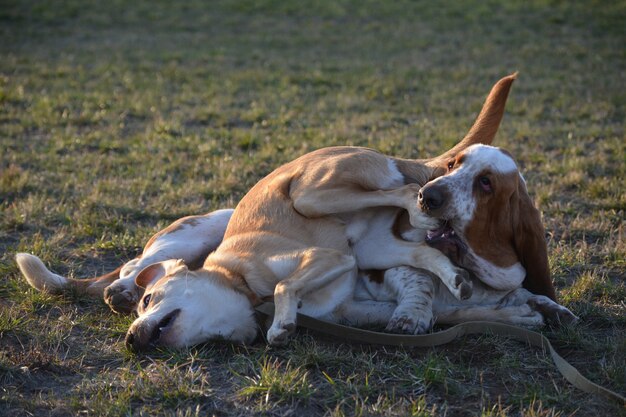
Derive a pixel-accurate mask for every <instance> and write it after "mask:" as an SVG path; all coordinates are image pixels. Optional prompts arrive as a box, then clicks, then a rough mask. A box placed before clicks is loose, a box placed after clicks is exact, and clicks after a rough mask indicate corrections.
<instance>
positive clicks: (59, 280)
mask: <svg viewBox="0 0 626 417" xmlns="http://www.w3.org/2000/svg"><path fill="white" fill-rule="evenodd" d="M15 260H16V262H17V266H18V267H19V268H20V271H22V274H24V277H25V278H26V281H28V283H29V284H30V285H32V286H33V287H35V288H36V289H38V290H40V291H49V292H56V291H58V290H60V289H61V288H63V287H64V286H65V285H66V284H67V279H66V278H65V277H62V276H60V275H57V274H53V273H52V272H50V271H49V270H48V268H46V266H45V265H44V264H43V262H41V260H40V259H39V258H38V257H36V256H34V255H30V254H28V253H18V254H17V255H15Z"/></svg>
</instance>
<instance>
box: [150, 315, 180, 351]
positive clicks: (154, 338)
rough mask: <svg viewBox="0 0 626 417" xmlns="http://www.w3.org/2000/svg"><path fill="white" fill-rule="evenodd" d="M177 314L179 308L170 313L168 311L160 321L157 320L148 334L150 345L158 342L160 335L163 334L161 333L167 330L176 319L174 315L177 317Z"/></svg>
mask: <svg viewBox="0 0 626 417" xmlns="http://www.w3.org/2000/svg"><path fill="white" fill-rule="evenodd" d="M179 314H180V308H177V309H176V310H174V311H172V312H171V313H168V314H167V315H166V316H165V317H163V318H162V319H161V321H159V323H158V324H157V325H156V326H154V329H153V330H152V334H151V335H150V345H151V346H156V345H157V344H158V343H159V340H160V339H161V335H163V333H165V332H167V331H168V330H169V329H170V328H171V327H172V325H173V324H174V321H175V320H176V317H178V315H179Z"/></svg>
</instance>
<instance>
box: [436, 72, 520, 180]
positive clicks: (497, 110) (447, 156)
mask: <svg viewBox="0 0 626 417" xmlns="http://www.w3.org/2000/svg"><path fill="white" fill-rule="evenodd" d="M516 78H517V72H516V73H514V74H511V75H508V76H506V77H504V78H502V79H501V80H500V81H498V82H497V83H496V84H495V85H494V86H493V87H492V88H491V92H490V93H489V95H488V96H487V99H486V100H485V103H484V104H483V108H482V110H481V111H480V113H479V114H478V117H477V118H476V121H475V122H474V124H473V125H472V127H471V129H470V130H469V132H467V135H465V137H464V138H463V140H461V141H460V142H459V143H457V144H456V145H455V146H454V147H453V148H452V149H450V150H449V151H447V152H445V153H443V154H441V155H439V156H437V157H435V158H432V159H430V160H427V161H426V164H427V165H428V166H430V167H432V168H435V169H436V170H438V171H439V170H440V169H438V168H442V167H443V168H444V169H445V167H446V166H447V164H448V162H449V161H450V160H451V159H453V158H454V157H455V156H456V155H457V154H459V153H460V152H461V151H463V150H464V149H466V148H467V147H469V146H471V145H475V144H477V143H482V144H485V145H490V144H491V143H492V142H493V139H494V137H495V136H496V133H497V132H498V127H500V122H501V121H502V117H503V116H504V108H505V105H506V100H507V98H508V96H509V91H510V90H511V85H513V81H515V79H516ZM443 173H445V170H444V171H443V172H442V173H440V174H439V175H441V174H443ZM435 176H438V175H435Z"/></svg>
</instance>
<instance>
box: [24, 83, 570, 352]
mask: <svg viewBox="0 0 626 417" xmlns="http://www.w3.org/2000/svg"><path fill="white" fill-rule="evenodd" d="M513 79H514V76H510V77H506V78H504V79H502V80H500V81H499V82H498V83H497V84H496V85H495V86H494V88H493V89H492V92H491V93H490V95H489V97H488V98H487V101H486V102H485V105H484V106H483V110H482V111H481V113H480V115H479V117H478V119H477V121H476V122H475V124H474V126H473V127H472V129H471V130H470V132H469V133H468V135H467V136H466V137H465V138H464V139H463V141H461V142H460V143H459V144H458V145H457V146H455V147H454V148H453V149H451V150H450V151H448V152H446V153H445V154H443V155H441V156H440V157H437V158H434V159H431V160H423V161H411V160H403V159H398V158H391V157H387V156H384V155H381V154H379V153H377V152H375V151H372V150H369V149H364V148H354V147H338V148H326V149H321V150H318V151H315V152H312V153H310V154H307V155H304V156H303V157H300V158H298V159H296V160H295V161H293V162H291V163H289V164H286V165H284V166H282V167H280V168H278V169H277V170H276V171H274V172H273V173H271V174H270V175H268V176H267V177H266V178H264V179H263V180H261V181H260V182H259V183H258V184H257V185H255V186H254V187H253V188H252V190H251V191H250V192H249V193H248V194H247V195H246V196H245V197H244V198H243V200H242V201H241V203H240V204H239V205H238V206H237V209H236V210H235V212H234V213H233V214H232V217H231V218H230V220H228V217H230V214H231V213H230V212H227V211H222V212H216V213H213V214H210V215H207V216H204V217H193V218H186V219H181V220H180V221H179V222H177V223H175V224H174V225H172V227H170V228H168V229H166V230H165V231H164V232H162V233H159V234H157V235H156V236H155V238H154V239H151V242H149V244H148V245H147V247H146V250H145V251H144V254H143V255H142V257H141V258H139V259H138V260H135V261H131V262H129V263H128V264H127V265H125V266H124V267H123V268H122V269H121V270H120V271H119V272H118V274H119V276H120V277H121V279H120V280H119V281H117V282H116V283H114V284H113V285H111V286H110V287H108V289H106V290H105V288H107V286H108V285H109V284H110V283H111V282H112V281H114V279H115V274H111V275H108V276H104V277H101V278H100V279H96V280H91V281H87V280H67V279H66V278H63V277H60V276H58V275H54V274H52V273H50V272H49V271H47V269H45V267H44V266H43V264H42V263H41V262H40V261H39V260H38V259H37V258H36V257H33V256H32V255H26V254H19V255H18V256H17V261H18V264H19V265H20V268H21V270H22V272H23V273H24V275H25V276H26V277H27V279H28V280H29V282H30V283H31V284H32V285H33V286H35V287H37V288H39V289H48V290H51V291H59V290H62V289H63V288H66V287H68V286H79V287H82V288H83V289H84V290H85V291H86V292H89V293H93V294H102V292H103V291H105V298H106V299H107V301H108V302H109V304H110V305H112V306H113V307H114V309H117V310H122V311H125V310H128V309H130V308H131V307H132V305H133V304H134V302H135V300H136V299H137V298H138V297H139V294H140V293H141V291H140V290H138V289H137V287H136V286H135V285H132V284H133V283H132V281H131V277H133V276H134V284H136V285H137V286H139V287H142V288H145V289H146V290H145V295H143V298H142V300H141V302H140V303H139V305H138V308H137V311H138V313H139V318H138V319H137V320H136V321H135V322H134V323H133V325H132V326H131V328H130V329H129V332H128V335H127V343H128V344H129V346H131V347H132V348H134V349H137V350H141V349H145V348H148V347H150V346H153V345H155V344H160V345H165V346H187V345H191V344H195V343H199V342H202V341H205V340H208V339H211V338H214V337H221V338H226V339H229V340H234V341H242V342H249V341H251V340H252V339H253V338H254V337H255V335H256V333H257V330H256V324H255V320H254V314H253V309H252V306H253V305H254V304H256V303H258V302H259V300H260V299H263V298H266V297H273V298H274V301H275V304H276V312H275V318H274V322H273V324H272V326H271V327H270V329H269V331H268V334H267V339H268V342H269V343H271V344H281V343H284V342H285V341H286V339H287V336H288V334H289V333H290V332H292V331H293V329H294V328H295V319H296V312H297V311H298V310H299V311H300V312H302V313H304V314H308V315H311V316H314V317H320V318H326V319H328V320H332V321H348V322H350V323H353V324H355V325H361V324H366V323H388V330H391V331H408V332H415V333H419V332H423V331H426V330H428V328H429V327H430V325H431V324H432V321H433V314H434V315H435V316H437V319H438V320H439V321H441V322H458V321H464V320H472V319H477V318H482V319H492V320H500V321H508V322H512V323H517V324H541V323H543V322H544V318H543V317H544V316H546V317H547V318H548V319H561V320H566V321H567V320H573V319H574V318H575V316H573V314H571V312H569V310H567V309H565V308H564V307H561V306H559V305H558V304H556V303H555V302H553V301H552V300H551V298H552V299H554V288H553V287H552V283H551V281H550V278H549V271H548V266H547V253H546V245H545V241H544V237H543V227H542V225H541V222H540V218H539V214H538V212H537V210H536V209H535V208H534V207H533V205H532V202H531V201H530V198H529V197H528V194H527V192H526V188H525V185H524V183H523V179H522V178H521V176H520V174H519V172H518V170H517V167H516V165H515V162H514V161H513V159H512V158H511V157H510V155H508V154H506V153H504V152H502V151H500V150H499V149H497V148H492V147H490V146H484V145H475V144H476V143H490V142H491V141H492V140H493V137H494V135H495V133H496V131H497V128H498V125H499V123H500V120H501V118H502V114H503V110H504V103H505V101H506V97H507V94H508V91H509V88H510V85H511V83H512V82H513ZM446 171H450V172H449V173H448V174H447V175H445V176H443V177H441V178H438V179H436V180H434V181H432V182H431V183H429V184H428V185H427V186H425V187H424V188H421V185H424V184H425V183H426V182H428V180H430V179H433V178H436V177H439V176H440V175H441V174H443V173H445V172H446ZM420 188H421V189H420ZM418 201H419V204H418ZM494 202H496V203H494ZM504 203H507V204H508V205H503V204H504ZM524 210H529V211H524ZM405 213H406V214H405ZM425 213H426V214H430V215H432V216H433V217H427V216H426V215H425ZM433 218H441V219H444V220H445V221H446V223H445V225H444V227H442V228H439V227H438V226H436V225H435V224H434V223H433V221H432V219H433ZM224 220H226V222H228V227H227V228H226V232H225V234H224V240H223V242H222V244H221V245H220V246H219V247H217V249H216V250H215V251H214V252H212V253H210V254H209V256H208V257H207V259H206V261H205V262H204V265H203V267H202V268H201V269H199V270H196V271H192V270H190V269H189V268H188V267H187V265H188V264H193V263H196V262H199V261H201V260H202V259H203V258H204V256H206V254H207V253H208V252H210V251H211V250H212V249H214V247H215V246H216V245H217V244H218V243H219V241H220V240H221V239H220V238H221V234H220V231H222V230H223V228H224V225H225V224H226V222H224ZM507 220H508V221H507ZM493 225H497V227H499V228H502V229H501V230H498V232H499V233H501V234H502V238H501V239H500V238H497V239H493V238H491V239H488V238H485V237H482V238H481V235H480V231H481V230H482V231H483V232H484V233H489V231H490V230H492V228H493V227H492V226H493ZM203 228H206V231H205V230H202V233H207V231H208V233H207V234H202V235H198V233H201V229H203ZM428 229H433V230H432V231H431V232H430V233H427V230H428ZM518 233H521V235H517V234H518ZM199 236H201V237H199ZM170 238H171V240H170ZM172 241H175V242H178V243H174V244H170V243H171V242H172ZM181 242H185V243H184V244H181ZM192 242H194V243H195V245H193V244H191V243H192ZM426 242H428V243H429V244H430V245H432V246H434V247H438V248H439V249H441V250H443V252H445V253H446V254H447V255H449V256H450V257H451V258H452V259H454V260H455V261H457V263H458V264H459V265H462V266H464V267H466V268H468V269H469V270H470V271H471V272H472V273H473V274H474V275H475V278H473V279H471V280H470V279H469V278H468V275H467V274H466V272H465V271H464V270H462V269H459V268H458V267H456V266H454V265H452V264H451V263H450V262H449V260H448V258H446V257H444V256H443V255H442V253H441V252H439V251H438V250H435V249H433V248H432V247H430V246H428V245H427V244H426ZM192 246H193V249H189V248H190V247H192ZM161 247H163V248H169V249H166V250H162V251H161ZM174 249H175V250H174ZM176 250H179V251H180V252H176ZM192 251H193V254H191V252H192ZM183 252H184V253H183ZM176 253H178V254H179V255H177V254H176ZM157 255H158V256H157ZM159 257H162V259H161V260H163V259H169V258H168V257H170V258H171V257H177V258H182V259H184V262H183V261H176V260H164V261H162V262H159V263H156V264H152V265H150V266H148V267H145V268H144V266H146V265H147V264H148V263H149V262H150V263H152V262H154V261H155V260H157V259H158V258H159ZM186 264H187V265H186ZM357 267H358V268H359V269H360V270H367V271H370V270H386V272H384V274H378V276H383V277H384V280H383V281H382V282H380V280H375V279H374V280H371V279H362V280H357ZM415 268H421V269H426V270H429V271H431V272H432V273H434V274H435V276H436V277H437V279H434V280H433V279H432V278H431V276H428V275H424V273H423V272H421V271H420V270H419V269H415ZM135 275H136V276H135ZM371 275H372V274H370V276H371ZM440 280H441V281H440ZM81 281H82V282H81ZM357 281H358V285H357ZM472 283H473V286H474V288H473V289H472ZM129 284H130V285H129ZM440 284H443V285H440ZM522 284H524V286H526V287H528V288H531V289H533V290H534V291H535V292H536V293H537V295H533V294H531V293H529V292H528V291H526V290H523V289H521V287H522ZM433 291H434V293H433ZM542 294H545V295H547V296H548V297H549V298H548V297H545V296H543V295H542ZM433 295H434V300H435V302H434V304H433ZM387 301H392V302H391V303H390V302H387ZM542 314H543V315H542Z"/></svg>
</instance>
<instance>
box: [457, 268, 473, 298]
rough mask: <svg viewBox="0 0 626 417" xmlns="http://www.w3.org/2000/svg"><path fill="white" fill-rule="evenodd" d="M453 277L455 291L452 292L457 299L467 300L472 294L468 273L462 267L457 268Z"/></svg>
mask: <svg viewBox="0 0 626 417" xmlns="http://www.w3.org/2000/svg"><path fill="white" fill-rule="evenodd" d="M456 273H457V274H456V276H455V277H454V286H455V291H453V294H454V295H455V296H456V297H457V298H458V299H459V300H467V299H468V298H470V297H471V296H472V292H473V291H472V290H473V285H472V281H471V279H470V275H469V273H468V272H467V271H466V270H464V269H457V270H456Z"/></svg>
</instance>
